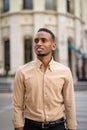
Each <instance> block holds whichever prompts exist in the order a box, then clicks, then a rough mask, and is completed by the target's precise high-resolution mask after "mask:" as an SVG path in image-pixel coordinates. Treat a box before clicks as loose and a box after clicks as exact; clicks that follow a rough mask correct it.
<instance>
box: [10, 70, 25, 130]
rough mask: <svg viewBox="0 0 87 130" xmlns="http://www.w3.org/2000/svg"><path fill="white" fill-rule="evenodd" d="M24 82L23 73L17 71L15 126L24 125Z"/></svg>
mask: <svg viewBox="0 0 87 130" xmlns="http://www.w3.org/2000/svg"><path fill="white" fill-rule="evenodd" d="M24 90H25V89H24V82H23V74H22V72H21V71H20V70H18V71H17V73H16V75H15V79H14V91H13V124H14V127H15V128H19V127H23V126H24V122H23V108H24Z"/></svg>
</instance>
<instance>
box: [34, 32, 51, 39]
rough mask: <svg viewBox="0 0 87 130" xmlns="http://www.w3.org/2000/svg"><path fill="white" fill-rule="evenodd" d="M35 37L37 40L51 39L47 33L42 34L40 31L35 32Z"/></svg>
mask: <svg viewBox="0 0 87 130" xmlns="http://www.w3.org/2000/svg"><path fill="white" fill-rule="evenodd" d="M35 37H36V38H37V37H38V38H51V35H50V34H49V33H48V32H44V31H40V32H37V34H36V35H35Z"/></svg>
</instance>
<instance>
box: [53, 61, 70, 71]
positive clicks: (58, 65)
mask: <svg viewBox="0 0 87 130" xmlns="http://www.w3.org/2000/svg"><path fill="white" fill-rule="evenodd" d="M53 68H54V70H65V71H70V68H69V67H68V66H66V65H63V64H61V63H59V62H56V61H54V63H53Z"/></svg>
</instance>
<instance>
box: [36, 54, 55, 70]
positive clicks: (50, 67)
mask: <svg viewBox="0 0 87 130" xmlns="http://www.w3.org/2000/svg"><path fill="white" fill-rule="evenodd" d="M54 63H55V61H54V59H53V57H52V59H51V61H50V62H49V64H48V68H49V69H50V70H51V71H54ZM42 65H43V63H42V62H41V61H40V60H39V59H38V58H37V59H36V66H37V68H38V69H40V68H41V66H42Z"/></svg>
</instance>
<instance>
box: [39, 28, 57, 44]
mask: <svg viewBox="0 0 87 130" xmlns="http://www.w3.org/2000/svg"><path fill="white" fill-rule="evenodd" d="M41 31H44V32H47V33H49V34H50V35H51V37H52V39H53V41H54V42H55V35H54V34H53V32H52V31H51V30H49V29H47V28H40V29H39V30H38V31H37V32H41Z"/></svg>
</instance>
